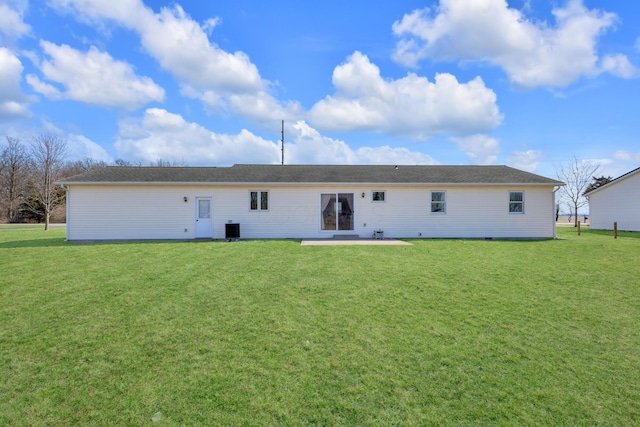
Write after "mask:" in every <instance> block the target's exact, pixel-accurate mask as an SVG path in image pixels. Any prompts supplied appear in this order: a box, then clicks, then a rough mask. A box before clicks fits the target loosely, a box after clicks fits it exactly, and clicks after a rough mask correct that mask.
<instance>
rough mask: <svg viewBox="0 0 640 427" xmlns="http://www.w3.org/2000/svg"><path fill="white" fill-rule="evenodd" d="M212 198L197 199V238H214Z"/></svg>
mask: <svg viewBox="0 0 640 427" xmlns="http://www.w3.org/2000/svg"><path fill="white" fill-rule="evenodd" d="M211 212H212V209H211V197H196V238H204V237H213V218H212V214H211Z"/></svg>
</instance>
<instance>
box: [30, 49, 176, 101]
mask: <svg viewBox="0 0 640 427" xmlns="http://www.w3.org/2000/svg"><path fill="white" fill-rule="evenodd" d="M40 45H41V46H42V49H43V50H44V52H45V53H46V54H47V55H48V56H49V57H50V58H51V60H43V61H42V62H41V64H40V71H41V72H42V74H43V76H44V77H45V78H46V79H47V80H49V81H51V82H55V83H58V84H60V85H62V86H63V87H64V89H65V90H64V92H63V91H61V90H60V89H58V88H56V87H55V86H53V85H51V84H49V83H46V82H43V81H41V80H40V78H38V77H37V76H35V75H29V76H27V82H28V83H29V84H30V85H31V87H32V88H33V89H34V90H35V91H37V92H39V93H41V94H43V95H45V96H47V97H51V98H53V99H58V98H68V99H73V100H76V101H80V102H84V103H87V104H95V105H101V106H105V107H123V108H128V109H135V108H138V107H141V106H142V105H144V104H147V103H149V102H151V101H162V100H163V99H164V90H163V89H162V88H161V87H160V86H158V85H157V84H155V83H154V82H153V81H152V80H151V79H150V78H149V77H144V76H143V77H140V76H137V75H136V74H135V72H134V71H133V68H132V67H131V65H129V64H128V63H126V62H122V61H117V60H115V59H113V58H112V57H111V55H109V54H108V53H106V52H100V51H99V50H98V49H96V48H95V47H93V46H92V47H91V48H90V49H89V51H87V52H80V51H79V50H76V49H73V48H71V47H70V46H67V45H64V44H63V45H56V44H53V43H50V42H47V41H41V42H40Z"/></svg>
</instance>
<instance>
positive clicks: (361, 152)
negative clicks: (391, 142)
mask: <svg viewBox="0 0 640 427" xmlns="http://www.w3.org/2000/svg"><path fill="white" fill-rule="evenodd" d="M356 155H357V157H358V160H359V161H358V163H360V164H369V165H438V164H440V162H438V161H436V160H435V159H434V158H433V157H431V156H429V155H427V154H424V153H419V152H416V151H411V150H409V149H408V148H404V147H397V148H391V147H389V146H387V145H383V146H381V147H361V148H358V150H357V151H356Z"/></svg>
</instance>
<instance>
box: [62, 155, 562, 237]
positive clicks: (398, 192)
mask: <svg viewBox="0 0 640 427" xmlns="http://www.w3.org/2000/svg"><path fill="white" fill-rule="evenodd" d="M60 184H62V185H63V186H64V187H65V188H66V190H67V240H69V241H101V240H147V239H148V240H151V239H162V240H165V239H181V240H182V239H185V240H188V239H199V238H208V239H225V238H236V237H240V238H243V239H270V238H294V239H302V238H313V239H324V238H334V237H341V236H350V237H360V238H370V237H374V236H375V237H381V235H383V236H384V237H385V238H487V239H546V238H553V237H555V217H554V206H555V191H556V190H557V189H558V187H559V186H561V185H564V184H563V183H562V182H560V181H556V180H553V179H550V178H546V177H543V176H540V175H536V174H533V173H529V172H524V171H521V170H518V169H514V168H510V167H507V166H334V165H331V166H321V165H234V166H232V167H120V166H113V167H107V168H101V169H96V170H93V171H90V172H87V173H85V174H82V175H78V176H75V177H70V178H67V179H65V180H62V181H61V182H60ZM376 231H378V232H382V233H378V234H377V235H376V233H375V232H376ZM238 235H239V236H238Z"/></svg>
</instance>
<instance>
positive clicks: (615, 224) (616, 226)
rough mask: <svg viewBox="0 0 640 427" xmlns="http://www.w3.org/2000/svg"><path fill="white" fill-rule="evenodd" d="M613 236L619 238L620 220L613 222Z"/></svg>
mask: <svg viewBox="0 0 640 427" xmlns="http://www.w3.org/2000/svg"><path fill="white" fill-rule="evenodd" d="M613 238H614V239H617V238H618V222H617V221H616V222H614V223H613Z"/></svg>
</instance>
